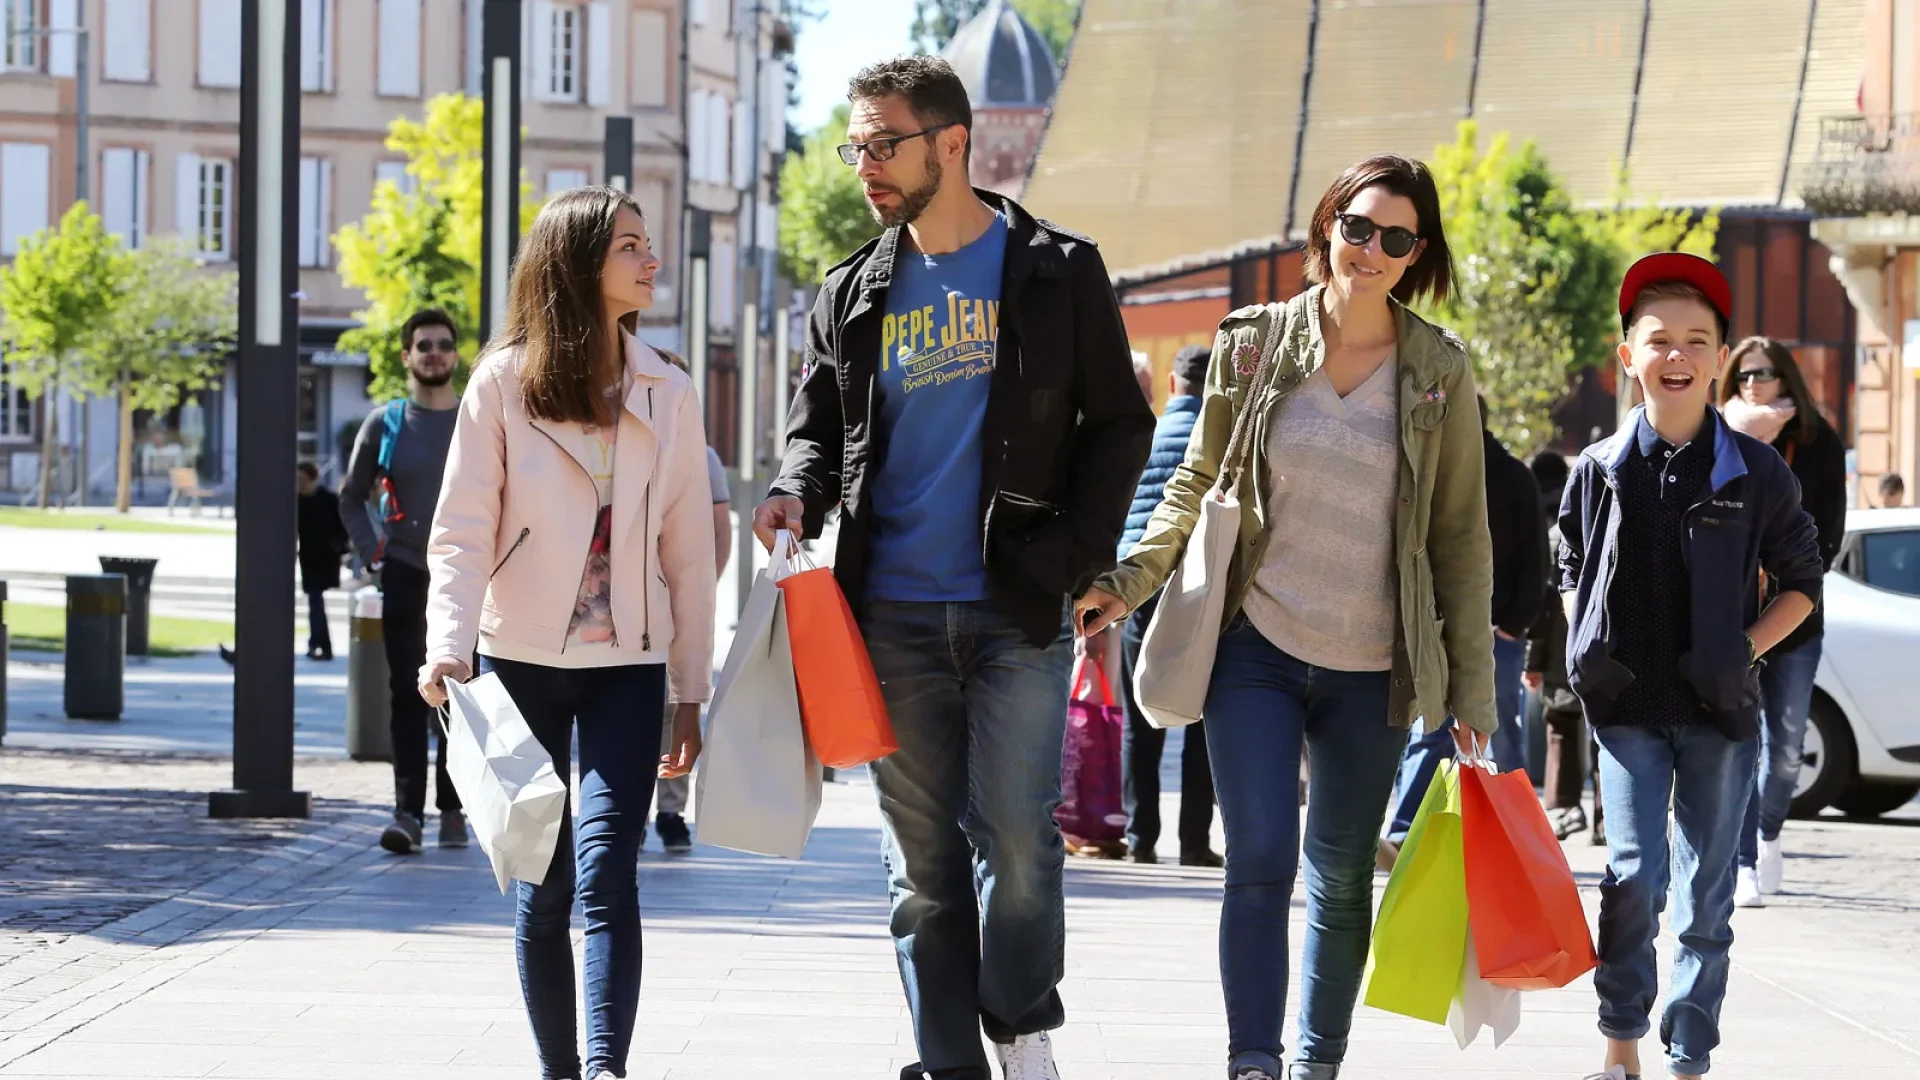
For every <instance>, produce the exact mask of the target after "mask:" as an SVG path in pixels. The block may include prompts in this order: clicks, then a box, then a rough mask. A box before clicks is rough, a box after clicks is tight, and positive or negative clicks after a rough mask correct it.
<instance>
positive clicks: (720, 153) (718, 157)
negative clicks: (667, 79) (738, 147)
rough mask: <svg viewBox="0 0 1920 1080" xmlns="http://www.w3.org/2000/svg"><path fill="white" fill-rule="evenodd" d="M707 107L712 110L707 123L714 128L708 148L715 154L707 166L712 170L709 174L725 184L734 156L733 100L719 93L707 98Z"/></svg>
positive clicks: (716, 180)
mask: <svg viewBox="0 0 1920 1080" xmlns="http://www.w3.org/2000/svg"><path fill="white" fill-rule="evenodd" d="M707 108H708V109H709V110H710V112H711V115H710V117H709V119H708V121H707V124H708V126H709V127H710V128H711V129H712V130H711V131H710V132H709V136H710V138H709V140H708V142H707V148H708V150H709V151H711V153H712V154H713V160H712V161H711V162H710V163H708V165H707V168H708V169H709V170H710V173H709V176H710V178H711V179H712V180H713V182H714V183H716V184H724V183H726V182H727V181H728V179H730V177H729V175H728V174H729V173H731V172H732V164H733V163H732V161H731V160H730V159H731V158H732V156H733V154H732V149H733V148H732V145H731V144H732V142H733V102H731V101H728V100H727V99H726V98H725V97H722V96H721V95H719V94H715V95H713V96H712V97H711V98H709V99H707Z"/></svg>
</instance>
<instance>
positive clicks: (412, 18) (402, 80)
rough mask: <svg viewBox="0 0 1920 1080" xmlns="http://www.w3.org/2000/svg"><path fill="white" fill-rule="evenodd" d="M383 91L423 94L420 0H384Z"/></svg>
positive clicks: (381, 68)
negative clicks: (421, 86) (421, 84)
mask: <svg viewBox="0 0 1920 1080" xmlns="http://www.w3.org/2000/svg"><path fill="white" fill-rule="evenodd" d="M380 92H381V93H382V94H387V95H391V96H393V97H419V96H420V0H380Z"/></svg>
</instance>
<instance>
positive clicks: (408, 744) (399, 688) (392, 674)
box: [380, 559, 460, 817]
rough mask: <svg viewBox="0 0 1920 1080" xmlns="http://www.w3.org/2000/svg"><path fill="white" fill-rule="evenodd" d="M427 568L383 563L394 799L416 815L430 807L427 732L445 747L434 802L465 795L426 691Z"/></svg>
mask: <svg viewBox="0 0 1920 1080" xmlns="http://www.w3.org/2000/svg"><path fill="white" fill-rule="evenodd" d="M427 586H428V577H427V572H426V571H425V570H421V569H418V568H416V567H412V566H408V565H407V564H406V563H402V562H395V561H394V560H392V559H388V560H387V561H386V562H385V563H383V564H381V567H380V593H381V597H380V605H381V606H380V632H381V634H382V635H383V636H384V637H385V639H386V646H387V687H388V690H389V691H390V692H391V694H392V696H393V717H392V732H393V805H394V808H395V809H396V810H401V811H404V812H406V813H409V814H412V815H413V816H415V817H421V816H423V815H425V813H426V810H427V739H428V735H427V732H428V731H429V730H430V729H431V730H432V731H434V733H435V735H434V738H435V739H436V740H437V741H438V742H439V744H440V752H439V755H438V758H437V763H436V767H435V771H434V782H433V791H434V803H435V805H436V806H438V807H439V808H440V810H441V812H443V813H444V812H446V811H449V810H458V809H460V795H459V793H458V792H455V791H454V790H453V781H452V780H450V779H448V778H447V739H446V736H445V734H443V733H441V732H440V731H439V728H440V723H439V721H438V720H436V719H435V718H434V715H433V709H432V708H431V707H429V706H428V705H427V703H426V701H425V700H424V699H422V698H421V697H420V690H419V686H420V668H421V667H422V666H423V665H425V664H426V662H427Z"/></svg>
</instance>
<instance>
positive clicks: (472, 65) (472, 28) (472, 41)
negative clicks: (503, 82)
mask: <svg viewBox="0 0 1920 1080" xmlns="http://www.w3.org/2000/svg"><path fill="white" fill-rule="evenodd" d="M466 6H467V96H468V97H479V96H480V95H481V93H482V92H484V91H485V89H486V87H485V86H483V85H482V84H481V81H480V75H481V67H482V66H483V65H484V63H485V57H486V44H487V41H486V37H485V36H484V35H483V33H482V31H483V30H484V29H485V27H486V17H485V12H486V8H487V5H486V0H466Z"/></svg>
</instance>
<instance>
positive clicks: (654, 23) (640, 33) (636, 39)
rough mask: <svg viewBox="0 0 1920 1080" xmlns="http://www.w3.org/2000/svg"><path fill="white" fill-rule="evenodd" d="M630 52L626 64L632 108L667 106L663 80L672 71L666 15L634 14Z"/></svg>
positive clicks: (641, 11) (638, 11) (636, 12)
mask: <svg viewBox="0 0 1920 1080" xmlns="http://www.w3.org/2000/svg"><path fill="white" fill-rule="evenodd" d="M630 18H631V19H632V25H633V51H632V53H631V55H630V56H629V58H628V61H627V72H628V74H629V77H630V79H631V89H630V91H629V92H630V94H631V95H632V97H633V103H634V104H635V105H639V106H643V107H652V108H656V109H657V108H663V107H665V105H666V104H667V76H668V72H670V71H672V70H673V61H672V60H671V59H670V57H671V56H672V54H671V53H670V52H669V51H668V46H667V13H666V12H664V11H644V10H635V11H634V12H633V14H632V15H631V16H630Z"/></svg>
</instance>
